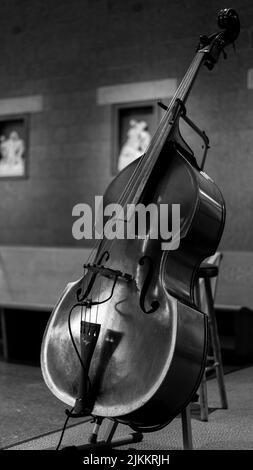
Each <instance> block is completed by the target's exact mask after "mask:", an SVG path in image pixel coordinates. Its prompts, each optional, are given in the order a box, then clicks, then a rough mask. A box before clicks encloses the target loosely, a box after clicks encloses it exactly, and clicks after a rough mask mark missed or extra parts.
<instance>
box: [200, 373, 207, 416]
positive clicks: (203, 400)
mask: <svg viewBox="0 0 253 470" xmlns="http://www.w3.org/2000/svg"><path fill="white" fill-rule="evenodd" d="M199 402H200V419H201V421H208V398H207V386H206V373H205V372H204V374H203V377H202V380H201V383H200V387H199Z"/></svg>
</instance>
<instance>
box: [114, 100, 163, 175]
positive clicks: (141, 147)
mask: <svg viewBox="0 0 253 470" xmlns="http://www.w3.org/2000/svg"><path fill="white" fill-rule="evenodd" d="M162 114H163V111H162V109H161V108H160V107H159V106H158V104H157V101H144V102H134V103H127V104H117V105H116V104H115V105H113V122H112V125H113V152H112V153H113V156H112V167H111V169H112V174H113V175H115V174H117V173H118V172H119V171H121V170H123V169H124V168H125V167H126V166H127V165H129V163H131V162H132V161H133V160H135V159H136V158H138V157H140V156H141V155H143V153H145V151H146V149H147V147H148V145H149V143H150V140H151V138H152V136H153V135H154V132H155V131H156V129H157V127H158V124H159V121H160V119H161V117H162Z"/></svg>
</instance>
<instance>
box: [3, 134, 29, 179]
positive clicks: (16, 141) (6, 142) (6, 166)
mask: <svg viewBox="0 0 253 470" xmlns="http://www.w3.org/2000/svg"><path fill="white" fill-rule="evenodd" d="M24 151H25V145H24V141H23V140H22V139H20V137H19V135H18V133H17V132H16V131H12V132H10V134H9V137H8V139H6V137H5V136H4V135H2V136H1V137H0V153H1V157H2V158H1V160H0V176H22V175H23V174H24V159H23V154H24Z"/></svg>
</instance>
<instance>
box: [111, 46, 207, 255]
mask: <svg viewBox="0 0 253 470" xmlns="http://www.w3.org/2000/svg"><path fill="white" fill-rule="evenodd" d="M201 60H202V58H201ZM198 65H199V55H198V54H196V56H195V57H194V59H193V61H192V64H191V66H190V68H189V70H188V72H187V74H186V76H185V79H183V81H182V83H181V84H180V86H179V87H178V90H177V92H176V93H175V95H174V97H173V99H172V100H171V103H170V105H169V109H168V110H167V111H166V114H165V115H164V117H163V119H162V120H161V123H160V124H162V125H160V126H159V128H158V130H157V132H156V134H155V136H154V139H155V143H156V142H157V140H158V138H157V137H159V138H160V135H161V133H164V134H165V133H166V131H167V127H168V123H167V120H168V118H169V117H170V114H171V109H172V106H173V105H174V103H175V101H176V99H177V98H178V97H179V96H180V97H183V96H184V93H185V91H186V90H187V89H188V87H189V85H190V83H191V81H192V78H193V76H194V74H195V72H196V68H197V66H198ZM160 127H161V130H160ZM157 133H159V136H157ZM154 146H155V144H154ZM146 155H147V154H146ZM146 155H145V154H144V157H145V156H146ZM155 157H156V155H155ZM145 160H146V161H145V162H144V165H138V166H137V168H136V171H135V172H134V173H133V177H132V178H131V179H130V182H129V184H128V185H127V187H126V189H125V191H123V193H122V195H121V197H120V199H119V201H123V200H124V199H125V201H124V205H125V204H126V202H127V201H128V200H129V198H130V196H131V194H132V193H134V192H136V186H137V187H138V186H139V184H140V181H141V180H142V179H143V177H145V172H146V171H147V170H148V171H150V170H151V169H152V167H153V166H154V155H153V154H152V151H151V152H149V154H148V156H147V157H146V159H145ZM155 161H156V159H155ZM139 163H140V164H141V163H142V162H139ZM140 166H141V167H140ZM143 168H144V169H143ZM138 170H140V171H139V174H137V177H136V173H138ZM143 173H144V175H143ZM133 179H135V182H134V184H135V187H133V186H132V180H133ZM129 186H131V187H130V188H129ZM128 189H130V190H129V191H128ZM114 242H115V238H114V239H113V240H109V241H107V242H105V244H104V249H105V246H106V248H107V249H108V246H109V245H110V246H112V245H113V243H114Z"/></svg>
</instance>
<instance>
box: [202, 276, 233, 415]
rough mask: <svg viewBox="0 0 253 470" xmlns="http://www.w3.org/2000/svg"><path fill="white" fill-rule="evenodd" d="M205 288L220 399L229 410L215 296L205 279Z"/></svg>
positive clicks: (207, 280)
mask: <svg viewBox="0 0 253 470" xmlns="http://www.w3.org/2000/svg"><path fill="white" fill-rule="evenodd" d="M205 288H206V294H207V295H206V300H207V307H208V316H209V323H210V333H211V340H212V346H213V355H214V367H215V371H216V375H217V380H218V386H219V392H220V398H221V406H222V408H224V409H227V408H228V401H227V394H226V388H225V382H224V373H223V366H222V359H221V349H220V341H219V336H218V329H217V322H216V318H215V311H214V308H213V296H212V289H211V283H210V279H205Z"/></svg>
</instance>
